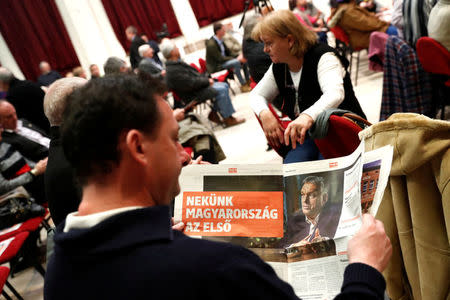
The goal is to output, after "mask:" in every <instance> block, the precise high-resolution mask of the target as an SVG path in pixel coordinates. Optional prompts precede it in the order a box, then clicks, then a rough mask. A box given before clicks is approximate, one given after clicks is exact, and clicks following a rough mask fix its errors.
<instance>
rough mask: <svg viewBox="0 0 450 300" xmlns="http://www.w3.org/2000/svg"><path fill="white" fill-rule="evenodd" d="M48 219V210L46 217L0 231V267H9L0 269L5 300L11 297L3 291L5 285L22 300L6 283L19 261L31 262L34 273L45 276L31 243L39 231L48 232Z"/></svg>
mask: <svg viewBox="0 0 450 300" xmlns="http://www.w3.org/2000/svg"><path fill="white" fill-rule="evenodd" d="M49 218H50V217H49V213H48V210H46V216H40V217H35V218H32V219H29V220H27V221H25V222H23V223H19V224H15V225H13V226H11V227H9V228H6V229H3V230H2V231H0V265H3V264H6V263H9V264H10V267H11V269H9V268H8V267H6V266H1V267H0V289H1V291H2V295H3V296H4V297H5V298H6V299H11V297H10V296H9V294H8V293H7V292H6V290H5V289H4V286H5V285H6V287H8V289H9V290H10V291H11V292H12V293H13V294H14V296H15V297H16V298H17V299H19V300H22V299H23V297H22V296H21V295H20V294H19V292H17V290H16V289H15V288H14V287H13V286H12V284H11V283H10V282H9V281H8V278H9V277H10V276H9V275H10V274H11V276H13V275H12V274H14V272H15V267H16V266H17V263H18V262H20V261H21V260H23V259H29V260H31V261H32V265H33V267H34V268H35V269H36V271H38V272H39V274H41V275H42V277H44V276H45V270H44V268H43V267H42V265H41V264H40V262H39V259H38V257H36V256H35V255H36V253H33V243H35V242H36V240H37V239H36V236H39V234H40V231H41V229H46V230H48V229H49V228H50V226H49V224H48V220H49Z"/></svg>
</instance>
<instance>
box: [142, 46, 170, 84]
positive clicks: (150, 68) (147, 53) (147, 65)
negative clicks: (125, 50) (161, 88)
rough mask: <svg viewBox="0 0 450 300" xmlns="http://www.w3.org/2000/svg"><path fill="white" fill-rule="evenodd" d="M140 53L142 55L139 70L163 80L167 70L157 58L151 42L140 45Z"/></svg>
mask: <svg viewBox="0 0 450 300" xmlns="http://www.w3.org/2000/svg"><path fill="white" fill-rule="evenodd" d="M138 50H139V55H140V56H141V57H142V60H141V61H140V63H139V65H138V70H139V72H144V73H147V74H148V75H150V76H152V77H153V78H156V79H159V80H163V79H164V76H165V75H166V70H164V68H163V67H162V65H160V64H158V63H157V62H156V61H155V59H154V56H155V52H154V50H153V48H152V47H150V45H149V44H144V45H142V46H139V49H138Z"/></svg>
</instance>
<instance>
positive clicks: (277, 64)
mask: <svg viewBox="0 0 450 300" xmlns="http://www.w3.org/2000/svg"><path fill="white" fill-rule="evenodd" d="M252 37H253V39H255V40H259V41H262V42H263V43H264V51H265V52H266V53H267V54H269V56H270V58H271V60H272V65H271V66H270V68H269V70H268V71H267V72H266V74H265V75H264V77H263V78H262V79H261V81H260V82H259V83H258V85H257V86H256V87H255V89H253V91H252V92H251V94H250V102H251V105H252V108H253V110H254V112H255V113H256V114H257V115H258V116H259V118H260V120H261V123H262V127H263V130H264V133H265V135H266V137H267V139H268V140H269V142H271V143H272V144H273V145H275V146H280V145H282V144H284V145H286V146H289V145H290V146H291V149H290V151H289V152H288V153H287V155H286V156H285V157H284V163H291V162H300V161H310V160H317V159H320V158H321V155H320V153H319V151H318V149H317V147H316V145H315V144H314V141H313V140H312V139H311V138H309V136H308V133H307V130H308V129H309V128H310V127H311V126H312V125H313V124H314V122H315V120H316V118H317V116H318V115H319V114H320V113H321V112H323V111H324V110H326V109H328V108H338V107H339V108H341V109H346V110H350V111H352V112H354V113H356V114H358V115H360V116H362V117H365V115H364V113H363V111H362V109H361V106H360V105H359V103H358V100H357V99H356V97H355V93H354V92H353V87H352V83H351V81H350V76H349V74H348V72H347V70H346V69H347V66H348V61H347V60H346V59H344V58H342V57H339V55H338V54H337V52H336V51H335V49H333V48H331V47H329V46H327V45H325V44H323V43H318V41H317V36H316V34H315V33H314V32H313V31H311V30H309V29H308V28H306V27H305V26H303V25H302V24H300V22H299V21H298V19H297V18H296V16H295V15H294V14H293V13H292V12H290V11H288V10H279V11H275V12H272V13H270V14H269V15H267V16H266V17H264V19H263V20H262V21H261V22H260V23H258V24H257V25H256V27H255V28H254V30H253V32H252ZM279 94H280V95H281V96H282V97H281V98H282V99H283V100H282V103H278V104H279V105H276V106H278V107H279V108H280V109H281V110H282V111H283V113H285V114H286V115H288V116H289V117H290V118H291V120H292V122H291V123H290V124H289V126H288V127H287V128H286V129H284V128H283V127H282V126H281V125H280V124H279V123H278V121H277V119H276V118H275V117H274V116H273V115H272V114H271V112H270V111H269V109H268V106H267V103H268V102H272V101H273V100H274V99H275V98H276V96H277V95H279Z"/></svg>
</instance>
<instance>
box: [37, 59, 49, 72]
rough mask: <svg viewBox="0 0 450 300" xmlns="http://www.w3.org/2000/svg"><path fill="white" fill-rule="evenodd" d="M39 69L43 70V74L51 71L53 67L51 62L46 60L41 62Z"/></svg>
mask: <svg viewBox="0 0 450 300" xmlns="http://www.w3.org/2000/svg"><path fill="white" fill-rule="evenodd" d="M39 69H40V70H41V73H42V74H47V73H48V72H50V71H51V70H52V68H51V67H50V64H49V63H48V62H46V61H41V62H40V63H39Z"/></svg>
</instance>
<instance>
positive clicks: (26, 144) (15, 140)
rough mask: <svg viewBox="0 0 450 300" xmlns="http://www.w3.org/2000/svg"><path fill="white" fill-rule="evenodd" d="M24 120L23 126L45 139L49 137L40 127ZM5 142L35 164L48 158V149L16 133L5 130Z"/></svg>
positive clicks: (3, 136) (3, 135)
mask: <svg viewBox="0 0 450 300" xmlns="http://www.w3.org/2000/svg"><path fill="white" fill-rule="evenodd" d="M21 120H22V126H23V127H27V128H29V129H32V130H34V131H37V132H39V133H40V134H42V135H43V136H44V137H48V136H47V134H46V133H45V132H44V131H43V130H41V129H40V128H39V127H37V126H36V125H34V124H33V123H31V122H29V121H27V120H25V119H21ZM2 138H3V141H4V142H6V143H8V144H11V145H13V146H14V148H15V149H16V150H17V151H19V152H20V153H21V154H22V155H23V156H25V157H26V158H28V159H29V160H32V161H34V162H37V161H39V160H41V159H44V158H46V157H47V156H48V148H47V147H45V146H43V145H41V144H39V143H36V142H35V141H32V140H30V139H28V138H26V137H24V136H22V135H20V134H18V133H16V132H11V131H9V130H4V131H3V133H2Z"/></svg>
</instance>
